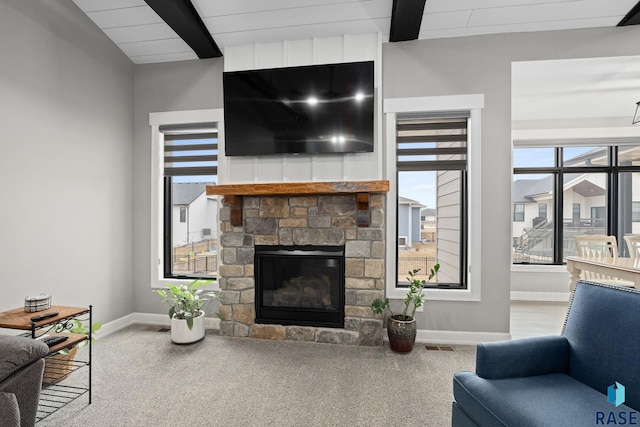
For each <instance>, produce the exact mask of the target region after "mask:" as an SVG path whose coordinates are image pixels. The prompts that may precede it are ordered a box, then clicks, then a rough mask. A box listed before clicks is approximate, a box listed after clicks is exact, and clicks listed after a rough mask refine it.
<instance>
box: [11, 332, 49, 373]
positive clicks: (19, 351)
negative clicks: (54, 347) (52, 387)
mask: <svg viewBox="0 0 640 427" xmlns="http://www.w3.org/2000/svg"><path fill="white" fill-rule="evenodd" d="M48 352H49V347H48V346H47V345H46V344H44V343H42V342H40V341H36V340H34V339H31V338H26V337H16V336H9V335H0V381H4V380H5V379H6V378H7V377H8V376H9V375H11V374H12V373H14V372H15V371H17V370H18V369H20V368H22V367H24V366H26V365H29V364H31V363H33V362H35V361H36V360H38V359H42V358H43V357H44V356H46V355H47V353H48Z"/></svg>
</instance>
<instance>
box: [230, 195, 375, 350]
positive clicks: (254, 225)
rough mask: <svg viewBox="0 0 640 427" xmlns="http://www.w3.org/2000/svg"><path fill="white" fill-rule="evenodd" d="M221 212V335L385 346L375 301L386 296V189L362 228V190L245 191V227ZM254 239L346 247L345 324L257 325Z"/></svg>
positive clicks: (274, 243)
mask: <svg viewBox="0 0 640 427" xmlns="http://www.w3.org/2000/svg"><path fill="white" fill-rule="evenodd" d="M222 204H223V206H222V208H221V212H220V220H221V224H220V226H221V236H220V246H221V249H220V252H221V253H220V261H221V264H220V266H219V268H218V282H219V286H220V289H221V291H220V297H221V304H220V315H221V317H222V319H223V320H221V322H220V334H221V335H223V336H235V337H251V338H263V339H274V340H295V341H317V342H326V343H337V344H350V345H368V346H375V345H382V319H381V317H380V316H376V315H374V314H373V312H372V311H371V302H372V301H373V300H374V299H376V298H382V297H383V296H384V253H385V242H384V204H385V195H384V194H378V193H375V194H371V195H370V199H369V209H370V215H371V221H370V225H369V227H358V226H357V222H358V218H357V215H358V209H357V195H356V194H338V195H302V196H295V195H292V196H244V197H243V204H242V215H243V221H242V226H233V225H232V224H231V213H230V211H231V209H230V206H229V203H228V202H227V199H226V198H225V199H224V200H223V203H222ZM255 245H260V246H307V245H313V246H323V245H325V246H344V248H345V254H344V255H345V268H344V271H345V295H344V304H345V306H344V313H345V318H344V328H329V327H314V326H302V325H278V324H260V323H256V311H255V298H256V295H255V277H254V254H255Z"/></svg>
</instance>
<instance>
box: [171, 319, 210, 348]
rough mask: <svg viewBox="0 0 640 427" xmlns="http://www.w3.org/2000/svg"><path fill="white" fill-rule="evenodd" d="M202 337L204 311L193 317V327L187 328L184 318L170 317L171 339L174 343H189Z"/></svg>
mask: <svg viewBox="0 0 640 427" xmlns="http://www.w3.org/2000/svg"><path fill="white" fill-rule="evenodd" d="M203 338H204V311H200V315H199V316H197V317H194V318H193V328H191V330H189V327H188V326H187V321H186V320H184V319H176V318H175V317H174V318H173V319H171V341H172V342H174V343H175V344H191V343H194V342H198V341H200V340H201V339H203Z"/></svg>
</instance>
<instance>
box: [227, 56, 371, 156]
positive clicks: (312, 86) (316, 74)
mask: <svg viewBox="0 0 640 427" xmlns="http://www.w3.org/2000/svg"><path fill="white" fill-rule="evenodd" d="M373 83H374V77H373V61H367V62H351V63H342V64H325V65H312V66H304V67H291V68H273V69H264V70H249V71H234V72H226V73H224V76H223V86H224V129H225V154H226V155H227V156H260V155H269V154H302V153H309V154H321V153H357V152H372V151H373V135H374V123H373V122H374V96H373V95H374V92H373V86H374V85H373Z"/></svg>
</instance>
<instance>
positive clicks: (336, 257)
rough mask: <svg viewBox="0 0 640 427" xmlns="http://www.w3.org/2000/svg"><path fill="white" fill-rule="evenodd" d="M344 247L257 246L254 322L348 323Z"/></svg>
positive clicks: (321, 324)
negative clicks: (345, 306) (345, 303)
mask: <svg viewBox="0 0 640 427" xmlns="http://www.w3.org/2000/svg"><path fill="white" fill-rule="evenodd" d="M344 280H345V279H344V246H259V245H257V246H256V247H255V281H256V288H255V290H256V298H255V300H256V320H255V321H256V323H269V324H280V325H301V326H319V327H330V328H343V327H344Z"/></svg>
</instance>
